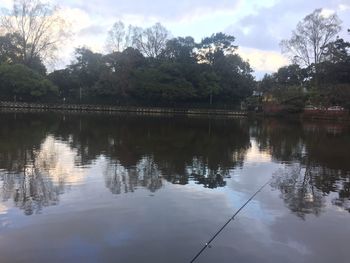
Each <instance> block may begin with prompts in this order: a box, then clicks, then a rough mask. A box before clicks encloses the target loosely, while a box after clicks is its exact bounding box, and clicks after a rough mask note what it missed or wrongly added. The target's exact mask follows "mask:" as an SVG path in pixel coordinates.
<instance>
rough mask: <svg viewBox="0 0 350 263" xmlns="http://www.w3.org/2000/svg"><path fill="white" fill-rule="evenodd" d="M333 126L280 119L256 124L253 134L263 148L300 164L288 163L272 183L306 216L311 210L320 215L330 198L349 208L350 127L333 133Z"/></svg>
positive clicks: (282, 160) (287, 202) (291, 205)
mask: <svg viewBox="0 0 350 263" xmlns="http://www.w3.org/2000/svg"><path fill="white" fill-rule="evenodd" d="M329 125H330V124H329V123H323V122H321V123H313V124H312V129H310V127H311V126H310V125H309V124H306V123H301V122H299V121H276V120H264V121H262V122H260V123H255V125H252V127H253V128H252V129H251V134H252V136H253V137H255V138H256V140H257V142H258V143H259V146H260V147H261V148H262V149H264V150H268V151H269V152H270V154H271V155H272V157H273V158H274V159H275V160H278V161H279V162H283V163H297V164H298V166H297V167H295V166H286V167H287V168H286V170H285V171H284V172H283V171H280V175H279V176H275V178H274V182H273V183H272V185H273V187H275V188H276V189H279V190H280V191H281V196H282V199H283V200H284V201H285V203H286V204H287V206H288V207H289V208H290V209H291V211H293V212H295V213H296V214H297V215H298V216H300V217H302V218H304V217H305V215H306V214H309V213H313V214H316V215H319V214H320V212H322V207H324V205H325V203H326V202H327V201H328V200H330V198H333V199H332V200H331V202H332V203H333V204H334V205H337V206H339V207H342V208H343V209H346V210H348V211H349V201H350V196H349V183H348V182H349V181H350V163H349V162H348V161H347V158H348V149H350V133H349V132H348V131H349V127H347V126H346V125H344V126H343V130H342V132H340V131H339V129H337V131H338V132H337V133H334V132H332V133H330V131H332V129H329V127H328V126H329ZM338 126H339V124H338ZM334 195H337V196H338V197H333V196H334ZM328 196H332V197H329V198H328Z"/></svg>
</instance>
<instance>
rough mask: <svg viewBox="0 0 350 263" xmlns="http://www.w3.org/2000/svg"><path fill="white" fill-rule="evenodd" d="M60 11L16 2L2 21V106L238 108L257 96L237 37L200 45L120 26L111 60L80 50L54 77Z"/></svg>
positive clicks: (110, 46) (158, 28)
mask: <svg viewBox="0 0 350 263" xmlns="http://www.w3.org/2000/svg"><path fill="white" fill-rule="evenodd" d="M55 10H56V8H55V7H53V6H50V5H48V4H43V3H41V2H38V1H34V0H15V1H14V7H13V10H12V11H8V12H7V13H4V14H3V15H2V17H1V29H2V30H1V31H2V32H4V34H2V35H1V36H0V63H1V64H0V80H1V82H0V83H1V84H0V99H1V100H9V101H13V100H17V101H45V102H48V101H49V102H64V103H102V104H119V105H130V104H134V105H140V104H141V105H196V104H198V105H206V106H208V105H223V104H227V105H230V106H232V105H233V106H235V105H240V102H241V101H242V100H244V99H245V98H247V97H248V96H250V95H251V93H252V90H253V87H254V83H255V82H254V77H253V76H252V69H251V67H250V65H249V63H248V62H246V61H244V60H243V59H242V58H241V57H240V56H239V55H238V54H237V53H236V52H235V51H236V50H237V48H238V47H237V46H236V45H235V37H234V36H231V35H227V34H224V33H216V34H213V35H211V36H210V37H206V38H204V39H203V40H202V41H200V42H199V43H197V42H195V40H194V39H193V38H192V37H190V36H188V37H176V38H171V37H170V36H171V33H170V32H169V31H168V30H167V29H166V28H165V27H164V26H163V25H161V24H160V23H156V24H155V25H153V26H151V27H148V28H141V27H136V26H132V25H129V26H125V25H124V23H123V22H121V21H118V22H116V23H115V24H114V25H113V27H112V28H111V30H110V31H109V34H108V39H107V41H106V47H107V50H108V52H107V53H106V54H102V53H96V52H93V51H92V50H90V49H89V48H87V47H79V48H76V50H75V53H74V58H73V61H72V62H71V64H70V65H68V66H67V67H66V68H64V69H60V70H55V71H53V72H50V73H49V74H47V70H46V67H45V62H46V60H47V59H48V58H50V57H53V56H54V54H55V51H57V50H59V49H60V48H61V45H60V43H61V42H62V39H66V37H67V36H68V35H69V32H68V30H67V27H66V23H65V21H64V20H63V19H62V18H59V17H58V16H56V15H53V14H55ZM57 31H58V32H57ZM53 33H54V34H53ZM51 34H52V35H53V37H52V38H51ZM56 36H61V37H57V38H56Z"/></svg>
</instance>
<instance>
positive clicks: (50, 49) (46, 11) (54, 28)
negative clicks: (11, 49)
mask: <svg viewBox="0 0 350 263" xmlns="http://www.w3.org/2000/svg"><path fill="white" fill-rule="evenodd" d="M0 32H3V33H12V34H18V35H19V36H20V38H21V45H20V49H21V53H22V57H23V60H24V63H28V62H30V61H31V60H33V59H36V58H40V59H42V60H44V61H49V60H52V59H53V58H54V57H55V54H56V51H57V50H58V47H59V45H60V44H62V43H63V41H64V40H66V39H67V37H68V36H69V32H68V30H67V23H66V21H65V20H64V19H63V18H62V17H61V16H60V14H59V12H58V8H57V7H56V6H52V5H50V4H48V3H43V2H41V1H40V0H14V1H13V9H12V10H7V11H5V12H4V13H3V14H2V16H1V18H0Z"/></svg>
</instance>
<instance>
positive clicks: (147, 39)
mask: <svg viewBox="0 0 350 263" xmlns="http://www.w3.org/2000/svg"><path fill="white" fill-rule="evenodd" d="M168 38H169V31H168V30H167V29H166V28H165V27H164V26H162V25H161V24H160V23H156V24H155V25H154V26H152V27H149V28H146V29H142V28H140V27H134V28H133V45H134V46H135V47H136V48H137V49H138V50H140V52H141V53H143V54H144V55H145V56H147V57H152V58H156V57H158V56H159V55H160V54H161V52H162V51H163V50H164V48H165V46H166V42H167V40H168Z"/></svg>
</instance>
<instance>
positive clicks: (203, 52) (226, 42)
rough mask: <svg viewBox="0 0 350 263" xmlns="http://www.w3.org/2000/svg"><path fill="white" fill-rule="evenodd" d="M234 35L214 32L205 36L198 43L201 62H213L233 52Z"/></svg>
mask: <svg viewBox="0 0 350 263" xmlns="http://www.w3.org/2000/svg"><path fill="white" fill-rule="evenodd" d="M234 41H235V37H234V36H231V35H226V34H224V33H221V32H220V33H216V34H213V35H212V36H211V37H206V38H204V39H203V40H202V42H201V43H200V44H199V45H198V57H199V60H200V61H202V62H206V63H209V64H211V65H212V64H213V63H214V62H215V59H216V58H218V57H221V56H225V55H229V54H233V53H234V51H235V50H236V49H237V46H236V45H234Z"/></svg>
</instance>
